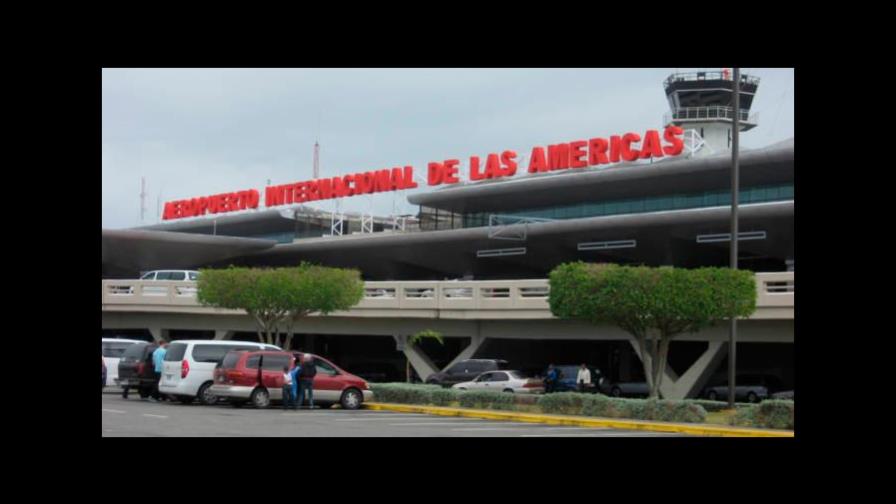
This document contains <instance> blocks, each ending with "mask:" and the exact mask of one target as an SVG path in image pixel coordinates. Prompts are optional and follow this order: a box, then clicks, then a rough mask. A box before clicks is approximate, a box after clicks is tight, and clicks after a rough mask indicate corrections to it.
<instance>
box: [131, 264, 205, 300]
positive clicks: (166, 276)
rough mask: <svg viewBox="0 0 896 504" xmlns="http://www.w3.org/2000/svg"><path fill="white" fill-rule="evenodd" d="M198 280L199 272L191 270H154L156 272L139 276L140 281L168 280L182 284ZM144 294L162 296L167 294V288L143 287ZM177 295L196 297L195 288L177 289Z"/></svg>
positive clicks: (148, 272)
mask: <svg viewBox="0 0 896 504" xmlns="http://www.w3.org/2000/svg"><path fill="white" fill-rule="evenodd" d="M198 278H199V272H198V271H193V270H156V271H147V272H146V273H144V274H143V275H141V276H140V280H153V281H160V280H168V281H172V282H184V281H190V282H195V281H196V280H197V279H198ZM143 293H144V294H159V295H164V294H167V293H168V288H167V287H144V288H143ZM177 293H178V295H185V296H193V295H196V287H178V288H177Z"/></svg>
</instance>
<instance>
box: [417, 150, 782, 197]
mask: <svg viewBox="0 0 896 504" xmlns="http://www.w3.org/2000/svg"><path fill="white" fill-rule="evenodd" d="M793 146H794V143H793V139H789V140H786V141H784V142H779V143H777V144H773V145H770V146H768V147H764V148H762V149H754V150H749V151H744V152H742V153H741V156H740V185H741V187H750V186H758V185H774V184H782V183H788V182H793V179H794V166H793ZM730 170H731V154H730V152H725V153H719V154H716V155H712V156H708V157H698V158H690V159H665V160H662V161H658V162H655V163H620V164H617V165H613V166H611V167H608V168H601V169H594V168H592V169H584V170H574V169H570V170H564V171H561V172H553V173H548V174H544V175H530V176H523V177H516V178H512V179H509V180H507V179H493V180H487V181H483V182H475V183H471V184H457V185H454V186H451V187H445V188H443V189H438V190H435V191H432V192H429V193H423V194H413V195H411V196H408V201H409V202H410V203H412V204H414V205H423V206H427V207H431V208H438V209H442V210H448V211H451V212H455V213H474V212H501V211H518V209H520V208H521V207H523V208H542V207H548V206H555V205H570V204H575V203H580V202H588V201H597V200H598V199H599V200H613V199H624V198H636V197H649V196H662V195H668V194H676V193H690V192H699V191H706V190H718V189H726V188H729V187H730V186H731V173H730Z"/></svg>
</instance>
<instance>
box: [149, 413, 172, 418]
mask: <svg viewBox="0 0 896 504" xmlns="http://www.w3.org/2000/svg"><path fill="white" fill-rule="evenodd" d="M143 416H148V417H153V418H168V417H167V416H165V415H150V414H149V413H144V414H143Z"/></svg>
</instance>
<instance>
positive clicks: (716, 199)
mask: <svg viewBox="0 0 896 504" xmlns="http://www.w3.org/2000/svg"><path fill="white" fill-rule="evenodd" d="M792 199H793V184H783V185H775V186H762V187H749V188H745V189H741V190H740V198H739V200H738V203H739V204H748V203H764V202H768V201H786V200H792ZM730 204H731V191H705V192H702V193H694V194H674V195H670V196H654V197H649V198H635V199H626V200H615V201H603V202H600V203H577V204H575V205H568V206H555V207H548V208H531V209H525V210H515V211H511V212H501V215H511V216H519V217H539V218H545V219H580V218H583V217H599V216H602V215H619V214H631V213H645V212H660V211H663V210H684V209H688V208H704V207H714V206H727V205H730ZM491 213H493V212H480V213H474V214H466V215H464V216H463V226H464V227H465V228H469V227H483V226H488V216H489V215H490V214H491Z"/></svg>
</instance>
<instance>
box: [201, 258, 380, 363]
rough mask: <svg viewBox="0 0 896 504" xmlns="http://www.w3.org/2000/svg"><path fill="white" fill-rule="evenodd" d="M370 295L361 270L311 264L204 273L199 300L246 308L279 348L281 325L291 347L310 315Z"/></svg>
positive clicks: (266, 338)
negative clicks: (302, 320)
mask: <svg viewBox="0 0 896 504" xmlns="http://www.w3.org/2000/svg"><path fill="white" fill-rule="evenodd" d="M363 295H364V284H363V282H362V281H361V276H360V273H359V272H358V271H357V270H345V269H339V268H326V267H323V266H314V265H310V264H306V263H302V264H301V265H299V266H297V267H293V268H267V269H258V268H235V267H230V268H227V269H219V270H215V269H203V270H200V275H199V280H198V292H197V299H198V300H199V302H200V303H202V304H204V305H207V306H215V307H218V308H228V309H234V310H245V311H246V313H248V314H249V316H251V317H252V318H253V320H255V322H256V324H257V326H258V331H257V332H258V338H259V340H260V341H264V342H266V343H268V344H271V345H273V344H278V343H280V341H275V337H276V338H277V339H278V340H279V337H278V336H276V335H278V334H279V327H280V326H281V324H286V326H287V329H288V334H287V340H286V342H285V346H284V347H283V348H287V349H288V348H289V344H290V343H291V340H292V329H293V325H294V324H295V322H296V321H297V320H298V319H300V318H301V317H303V316H306V315H308V314H310V313H314V312H320V313H322V314H327V313H330V312H332V311H335V310H347V309H349V308H351V307H352V306H354V305H355V304H357V303H358V302H359V301H360V300H361V298H362V297H363Z"/></svg>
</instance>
